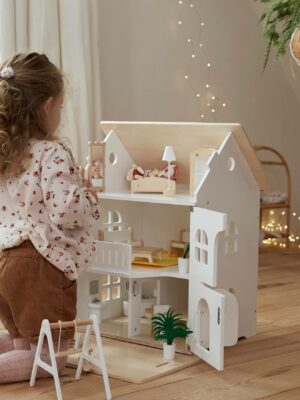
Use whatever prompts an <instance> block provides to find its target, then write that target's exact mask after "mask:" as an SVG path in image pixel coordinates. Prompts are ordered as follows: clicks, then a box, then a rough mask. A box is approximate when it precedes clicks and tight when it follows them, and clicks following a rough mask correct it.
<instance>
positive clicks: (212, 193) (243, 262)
mask: <svg viewBox="0 0 300 400" xmlns="http://www.w3.org/2000/svg"><path fill="white" fill-rule="evenodd" d="M208 176H209V179H206V180H204V181H203V183H202V185H201V186H200V187H199V189H198V194H197V196H198V203H199V206H200V207H203V208H206V209H210V210H219V211H221V212H223V213H226V214H227V228H226V230H225V232H224V234H223V235H221V237H220V246H219V247H218V274H217V275H216V277H215V278H216V282H215V285H214V286H216V287H218V288H224V289H227V290H230V291H231V292H232V293H233V294H234V295H235V297H236V298H237V301H238V304H239V319H238V320H239V330H238V335H239V337H249V336H252V335H254V334H255V332H256V295H257V293H256V292H257V273H258V268H257V266H258V243H259V201H260V200H259V198H260V192H259V188H258V186H257V182H256V181H255V179H254V177H253V175H252V173H251V171H250V168H249V166H248V164H247V162H246V161H245V158H244V157H243V155H242V154H241V152H240V151H239V148H238V145H237V144H236V142H235V140H234V138H233V136H232V135H229V136H228V137H227V138H226V140H225V141H224V144H223V146H222V147H221V149H220V150H219V152H218V153H215V154H214V156H213V157H212V159H211V160H210V164H209V171H208Z"/></svg>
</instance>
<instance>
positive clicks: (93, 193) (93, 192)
mask: <svg viewBox="0 0 300 400" xmlns="http://www.w3.org/2000/svg"><path fill="white" fill-rule="evenodd" d="M79 173H80V176H81V177H82V178H83V184H84V186H86V187H87V190H88V191H89V192H90V193H91V194H92V195H93V196H94V197H95V199H96V200H97V201H98V197H97V190H96V189H94V188H93V186H92V184H91V181H89V180H87V179H85V178H84V168H83V167H80V169H79Z"/></svg>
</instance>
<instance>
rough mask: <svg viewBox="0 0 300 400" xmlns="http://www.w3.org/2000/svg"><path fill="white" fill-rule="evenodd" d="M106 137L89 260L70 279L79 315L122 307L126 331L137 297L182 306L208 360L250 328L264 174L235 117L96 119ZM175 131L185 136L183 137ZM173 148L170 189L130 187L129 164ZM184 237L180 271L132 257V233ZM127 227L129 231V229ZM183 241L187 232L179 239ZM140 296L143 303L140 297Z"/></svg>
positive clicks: (194, 342) (139, 302)
mask: <svg viewBox="0 0 300 400" xmlns="http://www.w3.org/2000/svg"><path fill="white" fill-rule="evenodd" d="M100 127H101V129H102V131H103V132H104V133H105V135H106V137H105V139H104V141H103V144H104V145H105V152H104V154H105V156H104V157H105V158H104V160H103V162H104V166H105V168H104V187H105V190H104V191H102V192H99V194H98V197H99V201H100V204H101V208H102V217H101V222H100V225H99V230H100V231H101V235H100V237H101V239H102V240H99V241H97V249H98V252H97V259H96V261H95V263H94V264H93V266H91V267H90V269H89V274H86V275H84V276H83V277H82V278H81V280H80V281H79V304H78V310H79V316H80V317H82V318H84V317H85V316H86V314H87V313H88V304H89V303H91V302H93V301H95V300H97V299H100V300H101V303H99V309H101V314H102V319H103V320H104V322H105V321H107V320H109V319H113V318H118V317H120V316H121V315H122V312H123V305H124V302H127V307H128V310H127V313H128V322H127V324H128V329H127V336H128V337H129V338H134V337H135V336H138V335H139V334H140V332H141V316H143V315H144V304H145V303H150V304H152V305H153V304H157V305H160V304H161V305H170V306H172V307H173V308H174V309H175V310H180V311H181V310H183V311H184V312H186V314H187V315H188V325H189V327H190V328H191V329H192V330H193V334H192V335H190V337H189V338H188V340H187V345H188V346H189V349H190V350H191V352H192V353H194V354H196V355H197V356H199V357H200V358H201V359H203V360H205V361H206V362H208V363H210V364H211V365H213V366H214V367H215V368H217V369H223V366H224V346H231V345H234V344H235V343H236V342H237V340H238V338H240V337H249V336H252V335H254V334H255V326H256V311H255V309H256V290H257V267H258V241H259V240H258V236H259V205H260V200H259V199H260V189H265V190H268V182H267V180H266V178H265V176H264V173H263V170H262V168H261V165H260V163H259V161H258V159H257V158H256V155H255V152H254V150H253V148H252V146H251V144H250V142H249V140H248V138H247V136H246V134H245V132H244V131H243V129H242V128H241V126H240V125H239V124H201V123H153V122H152V123H143V122H102V123H101V124H100ZM183 139H184V140H183ZM168 145H171V146H173V148H174V152H175V154H176V162H177V164H178V170H179V173H178V179H177V181H176V194H175V195H174V196H165V195H164V194H162V193H132V191H131V187H130V183H129V182H127V181H126V180H125V177H126V175H127V172H128V170H129V169H130V168H132V165H133V164H136V165H143V168H145V169H149V170H153V169H155V168H157V167H161V164H162V161H161V158H162V153H163V151H164V149H165V146H168ZM182 231H184V232H187V233H188V237H189V239H188V240H189V243H190V258H189V273H187V274H183V273H179V271H178V266H177V265H172V266H168V267H164V268H157V267H146V266H136V265H133V263H132V258H133V257H132V254H133V252H134V251H135V247H134V246H135V244H134V241H133V239H132V232H134V236H135V238H138V239H139V240H142V241H143V245H144V246H145V247H151V248H157V249H164V250H166V249H170V248H171V245H172V243H174V242H175V243H177V242H178V243H185V242H184V241H183V240H182V235H180V232H182ZM130 233H131V236H130ZM185 240H187V239H185ZM148 305H149V304H147V306H148Z"/></svg>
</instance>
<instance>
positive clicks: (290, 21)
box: [259, 0, 300, 70]
mask: <svg viewBox="0 0 300 400" xmlns="http://www.w3.org/2000/svg"><path fill="white" fill-rule="evenodd" d="M259 1H260V2H261V3H264V4H268V7H267V9H266V10H265V12H264V13H263V15H262V17H261V21H262V22H263V25H264V28H263V35H264V37H265V38H266V40H267V50H266V55H265V59H264V64H263V70H265V68H266V66H267V63H268V60H269V56H270V52H271V49H272V47H274V48H275V50H276V55H277V57H278V56H280V55H283V54H285V53H286V49H287V44H288V42H289V41H290V40H291V38H292V36H293V38H295V35H293V34H294V33H295V32H296V31H297V30H298V27H299V25H300V0H259ZM293 38H292V39H293ZM295 39H296V38H295ZM291 42H293V43H291V47H290V50H291V53H292V55H293V57H294V58H296V59H297V52H298V51H299V50H298V49H297V47H298V46H299V44H298V42H299V41H298V40H294V41H293V40H292V41H291Z"/></svg>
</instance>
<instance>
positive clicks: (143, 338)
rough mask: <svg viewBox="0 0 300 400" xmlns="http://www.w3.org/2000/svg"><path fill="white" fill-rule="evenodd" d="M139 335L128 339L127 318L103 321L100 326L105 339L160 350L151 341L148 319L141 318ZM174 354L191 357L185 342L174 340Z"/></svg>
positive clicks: (160, 346)
mask: <svg viewBox="0 0 300 400" xmlns="http://www.w3.org/2000/svg"><path fill="white" fill-rule="evenodd" d="M140 321H141V334H140V335H137V336H134V337H131V338H129V337H128V336H127V331H128V318H127V317H120V318H114V319H111V320H109V321H107V322H106V321H104V322H102V324H101V334H102V336H105V337H107V338H112V339H118V340H122V341H125V342H129V343H136V344H140V345H144V346H150V347H155V348H158V349H161V348H162V344H161V343H160V342H157V341H155V340H154V339H153V337H152V335H151V324H150V320H149V319H148V318H141V320H140ZM176 352H178V353H181V354H187V355H191V353H190V352H189V351H188V350H187V348H186V344H185V340H183V339H176Z"/></svg>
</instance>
